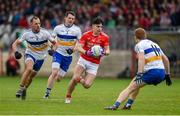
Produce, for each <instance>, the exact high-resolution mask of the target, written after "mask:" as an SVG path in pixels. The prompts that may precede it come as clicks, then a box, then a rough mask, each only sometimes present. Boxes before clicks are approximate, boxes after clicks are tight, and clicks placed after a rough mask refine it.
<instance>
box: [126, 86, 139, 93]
mask: <svg viewBox="0 0 180 116" xmlns="http://www.w3.org/2000/svg"><path fill="white" fill-rule="evenodd" d="M127 89H128V91H130V92H132V91H135V90H136V89H137V87H136V86H129V87H128V88H127Z"/></svg>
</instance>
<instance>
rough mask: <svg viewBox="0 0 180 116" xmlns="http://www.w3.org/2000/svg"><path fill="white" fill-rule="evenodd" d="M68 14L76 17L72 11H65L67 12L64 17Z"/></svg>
mask: <svg viewBox="0 0 180 116" xmlns="http://www.w3.org/2000/svg"><path fill="white" fill-rule="evenodd" d="M69 14H71V15H73V16H75V17H76V14H75V12H74V11H67V12H66V13H65V17H67V16H68V15H69Z"/></svg>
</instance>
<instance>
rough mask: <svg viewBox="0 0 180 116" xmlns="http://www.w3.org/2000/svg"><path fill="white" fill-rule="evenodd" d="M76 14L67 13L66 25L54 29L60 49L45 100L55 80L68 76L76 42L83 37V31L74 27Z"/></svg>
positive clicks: (57, 51)
mask: <svg viewBox="0 0 180 116" xmlns="http://www.w3.org/2000/svg"><path fill="white" fill-rule="evenodd" d="M74 22H75V13H74V12H72V11H68V12H66V13H65V17H64V23H63V24H61V25H58V26H56V27H55V28H54V31H53V36H54V37H55V38H56V39H57V44H58V47H57V49H56V51H55V52H54V54H53V62H52V73H51V75H50V76H49V79H48V82H47V88H46V92H45V95H44V98H48V97H49V94H50V92H51V89H52V87H53V85H54V82H55V80H60V79H61V78H62V77H64V75H65V74H66V72H67V70H68V68H69V65H70V64H71V62H72V53H73V49H74V46H75V45H76V42H77V41H78V40H79V38H80V37H81V30H80V28H79V27H78V26H76V25H74Z"/></svg>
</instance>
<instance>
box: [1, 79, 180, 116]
mask: <svg viewBox="0 0 180 116" xmlns="http://www.w3.org/2000/svg"><path fill="white" fill-rule="evenodd" d="M19 81H20V78H18V77H0V115H6V114H8V115H26V114H31V115H37V114H40V115H55V114H56V115H60V114H61V115H67V114H68V115H74V114H75V115H180V79H173V85H172V86H171V87H168V86H166V85H165V82H163V83H161V84H160V85H158V86H157V87H155V86H146V87H144V88H143V89H142V90H141V91H140V94H139V96H138V97H137V100H136V101H135V103H134V104H133V107H132V110H128V111H127V110H126V111H125V110H121V109H119V110H116V111H107V110H104V109H103V108H104V107H105V106H107V105H112V104H113V103H114V101H115V100H116V98H117V97H118V95H119V92H120V91H121V90H122V89H124V88H125V87H126V86H127V85H128V84H129V82H130V79H118V80H117V79H102V78H101V79H98V78H97V79H96V80H95V82H94V84H93V86H92V87H91V88H90V89H84V88H83V87H82V86H81V85H78V86H77V87H76V89H75V91H74V93H73V99H72V103H71V104H64V97H65V93H66V89H67V85H68V82H69V79H63V80H62V81H61V82H60V83H57V82H56V83H55V86H54V88H53V90H52V93H51V98H50V99H48V100H45V99H43V98H42V97H43V95H44V92H45V88H46V83H47V77H46V78H35V79H34V80H33V82H32V84H31V86H30V87H29V88H28V90H27V99H26V100H25V101H22V100H19V99H16V98H15V92H16V91H17V89H18V86H19ZM123 105H124V104H122V105H121V107H122V106H123Z"/></svg>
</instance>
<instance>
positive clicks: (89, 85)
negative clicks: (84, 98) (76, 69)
mask: <svg viewBox="0 0 180 116" xmlns="http://www.w3.org/2000/svg"><path fill="white" fill-rule="evenodd" d="M83 86H84V88H85V89H89V88H90V87H91V84H90V83H84V84H83Z"/></svg>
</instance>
